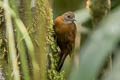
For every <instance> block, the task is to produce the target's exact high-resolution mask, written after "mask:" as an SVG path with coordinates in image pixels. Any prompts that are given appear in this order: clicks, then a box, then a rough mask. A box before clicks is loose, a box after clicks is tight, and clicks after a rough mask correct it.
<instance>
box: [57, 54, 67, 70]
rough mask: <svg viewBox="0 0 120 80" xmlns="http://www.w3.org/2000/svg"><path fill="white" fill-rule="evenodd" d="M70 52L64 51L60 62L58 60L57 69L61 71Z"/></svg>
mask: <svg viewBox="0 0 120 80" xmlns="http://www.w3.org/2000/svg"><path fill="white" fill-rule="evenodd" d="M67 55H68V54H66V53H64V54H63V55H61V56H60V59H59V62H58V67H57V71H58V72H60V70H61V68H62V66H63V63H64V61H65V58H66V57H67Z"/></svg>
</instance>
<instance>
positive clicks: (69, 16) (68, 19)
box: [62, 11, 76, 24]
mask: <svg viewBox="0 0 120 80" xmlns="http://www.w3.org/2000/svg"><path fill="white" fill-rule="evenodd" d="M62 19H63V21H64V23H65V24H71V23H73V22H74V21H76V20H75V15H74V13H73V12H71V11H69V12H66V13H64V14H63V15H62Z"/></svg>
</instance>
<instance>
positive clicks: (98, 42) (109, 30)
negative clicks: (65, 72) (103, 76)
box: [69, 8, 120, 80]
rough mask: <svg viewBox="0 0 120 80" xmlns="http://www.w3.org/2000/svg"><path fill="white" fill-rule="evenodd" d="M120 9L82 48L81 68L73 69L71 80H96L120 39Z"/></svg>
mask: <svg viewBox="0 0 120 80" xmlns="http://www.w3.org/2000/svg"><path fill="white" fill-rule="evenodd" d="M119 14H120V8H118V9H116V10H115V11H114V12H112V13H111V14H110V15H109V16H107V17H106V18H105V19H104V20H103V21H102V22H101V25H99V26H98V27H99V29H98V30H96V31H95V32H94V33H93V34H92V35H90V37H89V38H88V40H87V41H86V44H85V45H84V46H83V47H82V49H81V51H80V54H79V57H80V60H79V66H78V67H77V68H76V67H73V69H72V72H71V74H70V77H69V80H94V79H95V78H96V76H97V74H98V71H99V69H100V68H101V67H102V65H103V62H104V60H105V58H106V57H107V56H108V55H109V53H110V51H112V49H113V48H114V47H115V45H116V43H117V42H118V41H119V38H120V35H119V33H120V16H119Z"/></svg>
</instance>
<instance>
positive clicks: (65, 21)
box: [64, 20, 73, 24]
mask: <svg viewBox="0 0 120 80" xmlns="http://www.w3.org/2000/svg"><path fill="white" fill-rule="evenodd" d="M64 23H65V24H71V23H73V22H72V21H67V20H64Z"/></svg>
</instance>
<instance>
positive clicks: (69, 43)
mask: <svg viewBox="0 0 120 80" xmlns="http://www.w3.org/2000/svg"><path fill="white" fill-rule="evenodd" d="M74 21H75V15H74V13H73V12H71V11H69V12H66V13H64V14H63V15H61V16H58V17H57V18H56V20H55V21H54V26H53V28H54V31H55V34H56V40H57V45H58V46H59V48H60V50H61V52H60V54H59V56H60V59H59V62H58V66H57V71H58V72H59V71H60V70H61V68H62V65H63V63H64V60H65V58H66V57H67V55H71V53H72V50H73V48H74V45H75V36H76V25H75V23H74Z"/></svg>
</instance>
